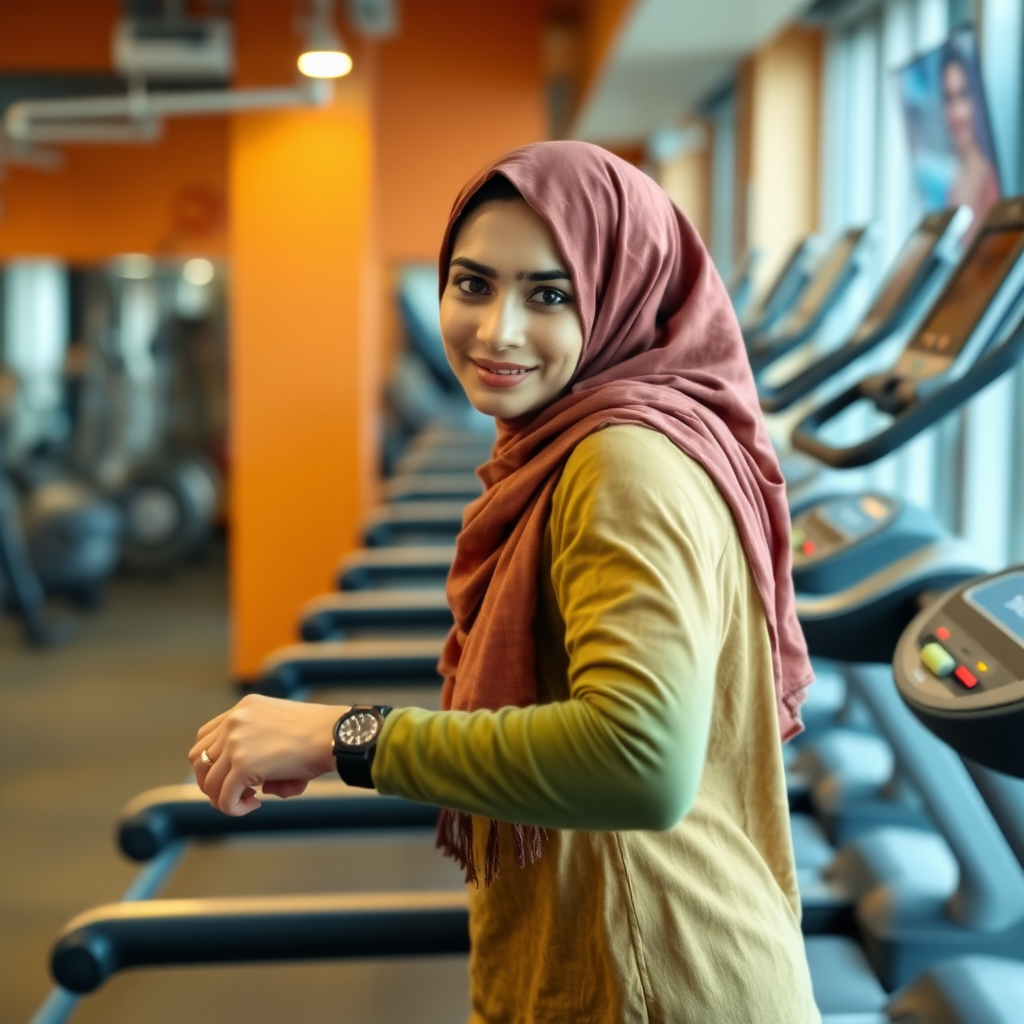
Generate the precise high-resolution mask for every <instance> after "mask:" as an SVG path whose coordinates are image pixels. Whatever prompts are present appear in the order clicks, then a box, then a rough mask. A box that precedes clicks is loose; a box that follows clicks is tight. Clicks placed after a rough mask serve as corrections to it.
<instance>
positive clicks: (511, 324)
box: [477, 292, 526, 352]
mask: <svg viewBox="0 0 1024 1024" xmlns="http://www.w3.org/2000/svg"><path fill="white" fill-rule="evenodd" d="M477 338H478V339H479V340H480V341H481V342H483V344H484V345H486V346H487V347H488V348H489V349H491V350H492V351H493V352H502V351H505V350H507V349H516V348H522V346H523V345H524V344H525V343H526V311H525V310H524V309H522V306H521V303H520V302H518V301H517V297H516V296H515V294H513V293H511V292H509V293H506V294H504V295H499V296H498V297H497V298H496V299H495V301H494V302H489V303H488V304H487V307H486V311H485V312H484V315H483V316H482V318H481V320H480V324H479V327H478V328H477Z"/></svg>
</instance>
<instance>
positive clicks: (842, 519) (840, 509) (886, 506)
mask: <svg viewBox="0 0 1024 1024" xmlns="http://www.w3.org/2000/svg"><path fill="white" fill-rule="evenodd" d="M898 512H899V504H898V503H897V502H895V501H893V500H892V499H891V498H886V497H883V496H882V495H880V494H849V495H843V496H841V497H838V498H828V499H827V500H825V501H821V502H817V503H816V504H814V505H812V506H811V507H810V508H809V509H807V510H805V511H804V512H802V513H800V514H799V515H798V516H797V517H796V519H794V520H793V531H792V539H793V570H794V572H797V571H799V570H802V569H805V568H808V567H810V566H811V565H814V564H816V563H818V562H822V561H824V560H825V559H827V558H831V557H832V556H834V555H835V554H837V553H838V552H839V551H840V550H842V549H843V548H847V547H849V546H850V545H852V544H854V543H856V542H858V541H861V540H864V539H865V538H867V537H869V536H871V535H872V534H875V533H878V532H880V531H881V530H883V529H884V528H885V527H886V526H887V525H888V524H889V523H891V522H892V521H893V519H895V517H896V515H897V513H898Z"/></svg>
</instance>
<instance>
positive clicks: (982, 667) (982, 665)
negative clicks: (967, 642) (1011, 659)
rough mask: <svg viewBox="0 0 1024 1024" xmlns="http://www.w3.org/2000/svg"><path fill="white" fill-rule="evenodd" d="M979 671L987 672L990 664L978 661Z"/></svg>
mask: <svg viewBox="0 0 1024 1024" xmlns="http://www.w3.org/2000/svg"><path fill="white" fill-rule="evenodd" d="M978 671H979V672H987V671H988V665H986V664H985V662H983V661H979V662H978Z"/></svg>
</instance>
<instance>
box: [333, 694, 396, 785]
mask: <svg viewBox="0 0 1024 1024" xmlns="http://www.w3.org/2000/svg"><path fill="white" fill-rule="evenodd" d="M390 711H391V708H390V707H387V706H385V705H381V704H357V705H355V707H351V708H349V709H348V711H346V712H345V714H343V715H342V716H341V718H339V719H338V721H337V722H335V723H334V747H333V750H332V753H333V754H334V760H335V763H336V764H337V765H338V774H339V775H340V776H341V781H342V782H345V783H347V784H348V785H350V786H361V787H362V788H363V789H373V777H372V775H371V774H370V773H371V770H372V768H373V758H374V755H375V754H376V753H377V740H379V739H380V733H381V730H382V729H383V728H384V719H385V718H387V716H388V712H390Z"/></svg>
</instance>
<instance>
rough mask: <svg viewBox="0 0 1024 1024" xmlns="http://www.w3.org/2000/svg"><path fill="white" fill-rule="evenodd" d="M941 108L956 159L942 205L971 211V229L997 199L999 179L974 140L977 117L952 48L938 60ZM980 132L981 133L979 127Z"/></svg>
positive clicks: (963, 66)
mask: <svg viewBox="0 0 1024 1024" xmlns="http://www.w3.org/2000/svg"><path fill="white" fill-rule="evenodd" d="M942 109H943V113H944V115H945V118H946V128H947V129H948V131H949V138H950V141H951V142H952V143H953V149H954V150H955V151H956V156H957V164H958V167H957V172H958V173H957V177H956V180H955V181H954V182H952V184H951V185H950V186H949V190H948V192H947V193H946V206H948V207H956V206H969V207H970V208H971V209H972V210H973V211H974V225H975V229H977V228H978V227H980V226H981V224H982V222H983V221H984V219H985V217H986V215H987V214H988V211H989V210H990V209H991V208H992V207H993V206H994V205H995V204H996V202H998V200H999V177H998V175H997V174H996V169H995V167H994V166H993V164H992V160H991V159H990V157H989V152H988V147H986V146H984V145H983V144H982V142H981V140H980V139H979V137H978V134H979V128H980V127H982V126H981V125H980V124H979V120H978V117H979V114H981V115H982V116H984V108H983V107H982V108H980V109H979V107H978V104H977V102H976V99H975V91H974V88H973V87H972V82H971V73H970V70H969V68H968V65H967V60H966V58H965V57H964V56H963V54H962V53H961V52H960V51H959V50H958V49H957V48H956V47H955V46H954V45H950V46H949V47H948V49H947V50H946V53H945V56H944V57H943V61H942ZM982 130H984V129H983V128H982Z"/></svg>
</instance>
